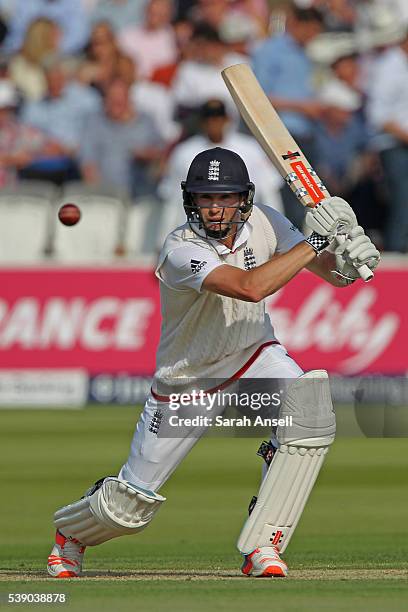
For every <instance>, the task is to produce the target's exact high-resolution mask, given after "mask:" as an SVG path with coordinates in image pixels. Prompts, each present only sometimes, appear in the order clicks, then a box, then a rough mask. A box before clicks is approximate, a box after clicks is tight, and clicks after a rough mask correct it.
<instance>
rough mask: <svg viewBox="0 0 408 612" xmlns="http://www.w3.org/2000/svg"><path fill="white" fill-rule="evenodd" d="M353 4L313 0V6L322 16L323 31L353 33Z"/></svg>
mask: <svg viewBox="0 0 408 612" xmlns="http://www.w3.org/2000/svg"><path fill="white" fill-rule="evenodd" d="M370 1H371V0H370ZM355 4H356V3H355V2H354V1H352V2H351V1H350V0H314V2H313V6H314V7H315V8H318V9H319V10H320V11H321V12H322V14H323V17H324V25H325V30H328V31H330V32H336V31H337V32H338V31H340V32H345V31H348V32H351V31H353V29H354V26H355V22H356V20H357V13H356V7H355Z"/></svg>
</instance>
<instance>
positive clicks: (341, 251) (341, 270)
mask: <svg viewBox="0 0 408 612" xmlns="http://www.w3.org/2000/svg"><path fill="white" fill-rule="evenodd" d="M336 242H337V244H338V246H336V248H335V250H334V255H335V257H336V270H334V273H335V274H338V275H339V276H341V277H342V278H344V279H347V280H350V281H353V280H355V279H356V278H359V276H360V275H359V273H358V270H357V269H358V268H360V267H361V266H362V265H364V264H366V265H367V266H368V267H369V268H370V269H371V270H375V268H376V267H377V266H378V264H379V262H380V253H379V252H378V250H377V249H376V247H375V245H374V244H373V243H372V242H371V240H370V238H369V237H368V236H366V235H365V233H364V230H363V228H362V227H361V226H360V225H357V227H355V228H353V229H352V230H351V231H350V233H349V235H348V236H347V239H346V240H341V241H340V240H338V241H337V240H336V239H334V242H333V244H332V247H331V248H333V247H334V246H335V245H336Z"/></svg>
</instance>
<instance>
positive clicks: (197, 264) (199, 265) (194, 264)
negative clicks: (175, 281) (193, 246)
mask: <svg viewBox="0 0 408 612" xmlns="http://www.w3.org/2000/svg"><path fill="white" fill-rule="evenodd" d="M190 264H191V271H192V273H193V274H198V272H199V271H200V270H202V269H203V268H204V266H206V265H207V262H206V261H199V260H198V259H192V260H191V262H190Z"/></svg>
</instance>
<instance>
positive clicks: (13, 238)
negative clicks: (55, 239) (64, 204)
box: [0, 181, 55, 265]
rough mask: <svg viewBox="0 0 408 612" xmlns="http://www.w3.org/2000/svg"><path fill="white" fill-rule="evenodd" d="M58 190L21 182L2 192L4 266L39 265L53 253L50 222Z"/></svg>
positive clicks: (0, 235) (0, 247) (0, 243)
mask: <svg viewBox="0 0 408 612" xmlns="http://www.w3.org/2000/svg"><path fill="white" fill-rule="evenodd" d="M54 198H55V187H54V186H53V185H52V184H49V183H42V182H40V181H21V182H20V183H18V184H17V185H16V186H15V187H8V188H3V189H2V190H1V191H0V218H1V223H0V261H1V263H2V265H8V264H13V263H18V264H22V263H35V262H38V261H41V260H43V259H44V258H45V257H46V255H47V254H48V252H49V250H50V241H51V235H50V226H51V224H50V221H51V216H52V212H53V208H52V203H53V200H54Z"/></svg>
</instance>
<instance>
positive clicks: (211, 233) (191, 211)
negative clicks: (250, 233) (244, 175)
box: [181, 181, 255, 240]
mask: <svg viewBox="0 0 408 612" xmlns="http://www.w3.org/2000/svg"><path fill="white" fill-rule="evenodd" d="M181 187H182V190H183V206H184V210H185V213H186V215H187V221H188V224H189V226H190V228H191V230H192V231H193V232H194V233H195V234H197V235H198V236H201V238H206V239H208V238H210V239H215V240H224V239H225V238H228V237H229V236H232V235H234V234H235V233H236V232H238V231H239V230H240V229H241V227H242V226H243V225H244V223H245V222H246V221H247V220H248V219H249V217H250V215H251V212H252V207H253V198H254V193H255V187H254V185H253V183H251V182H248V184H247V185H246V189H245V191H241V190H240V191H230V190H228V191H224V190H223V189H222V188H221V186H220V189H219V191H217V192H216V193H236V194H237V196H239V197H238V202H237V203H236V204H234V205H233V206H231V205H229V204H224V203H223V202H222V201H220V203H219V204H218V203H217V204H216V207H217V208H220V209H222V216H221V218H220V219H217V220H215V221H209V220H207V222H205V220H204V218H203V215H202V210H203V209H205V208H214V204H213V203H212V204H209V205H208V207H207V206H205V205H203V204H197V202H196V198H195V195H196V194H197V193H200V192H193V193H189V192H188V191H186V188H185V181H183V182H182V184H181ZM203 193H211V191H208V192H207V191H206V192H203ZM230 208H234V209H235V210H236V214H235V215H234V216H233V217H232V219H230V220H229V221H226V220H225V211H226V210H227V209H230ZM209 224H211V225H212V226H216V227H208V225H209Z"/></svg>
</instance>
